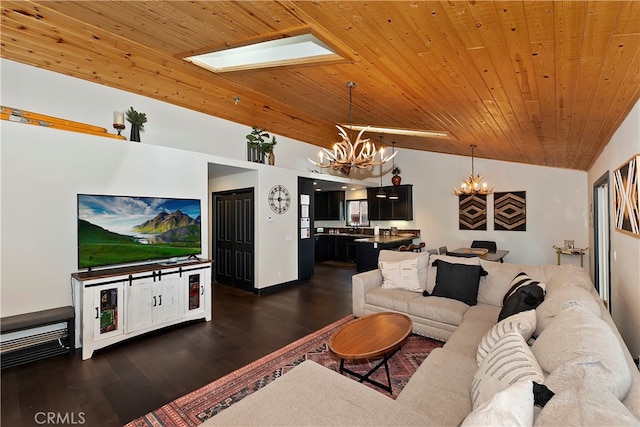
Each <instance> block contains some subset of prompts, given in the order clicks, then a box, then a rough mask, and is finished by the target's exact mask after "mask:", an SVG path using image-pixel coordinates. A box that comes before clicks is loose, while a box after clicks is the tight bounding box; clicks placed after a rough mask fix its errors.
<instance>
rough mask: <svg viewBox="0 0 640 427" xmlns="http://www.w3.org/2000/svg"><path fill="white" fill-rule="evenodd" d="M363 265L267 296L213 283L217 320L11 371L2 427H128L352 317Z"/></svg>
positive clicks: (320, 268)
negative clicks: (85, 356) (355, 281)
mask: <svg viewBox="0 0 640 427" xmlns="http://www.w3.org/2000/svg"><path fill="white" fill-rule="evenodd" d="M353 274H355V267H352V268H341V267H339V266H326V265H321V264H317V265H316V270H315V276H314V277H313V278H312V279H311V280H307V281H304V282H301V283H298V284H295V285H293V286H291V287H288V288H285V289H281V290H278V291H275V292H273V293H269V294H266V295H262V296H258V295H254V294H252V293H249V292H245V291H241V290H238V289H234V288H232V287H229V286H225V285H220V284H214V286H213V320H212V321H211V322H204V321H200V322H192V323H189V324H186V325H180V326H176V327H172V328H169V329H165V330H163V331H162V332H158V333H153V334H149V335H145V336H143V337H139V338H135V339H133V340H129V341H126V342H124V343H120V344H117V345H115V346H111V347H108V348H105V349H102V350H99V351H96V352H95V353H94V355H93V357H92V358H91V359H89V360H86V361H82V357H81V355H80V352H76V355H75V357H74V358H70V357H68V356H64V355H63V356H56V357H52V358H49V359H45V360H41V361H38V362H33V363H30V364H26V365H22V366H17V367H13V368H8V369H4V370H2V389H1V394H2V416H1V421H2V425H3V426H12V427H13V426H37V425H43V424H45V425H46V424H47V423H43V421H46V416H47V413H52V414H53V416H54V417H55V418H54V421H55V422H50V423H49V424H56V425H63V423H61V422H60V421H65V420H66V421H67V423H66V424H67V425H82V424H84V425H88V426H120V425H123V424H125V423H127V422H129V421H131V420H133V419H135V418H137V417H140V416H142V415H144V414H146V413H147V412H150V411H152V410H154V409H156V408H159V407H160V406H162V405H164V404H165V403H168V402H170V401H172V400H174V399H176V398H178V397H180V396H182V395H184V394H186V393H189V392H191V391H193V390H195V389H197V388H199V387H202V386H204V385H205V384H208V383H210V382H212V381H214V380H215V379H217V378H220V377H222V376H224V375H226V374H228V373H229V372H232V371H234V370H235V369H238V368H240V367H242V366H244V365H246V364H247V363H250V362H252V361H254V360H256V359H258V358H260V357H262V356H264V355H266V354H268V353H270V352H272V351H274V350H276V349H278V348H280V347H282V346H284V345H286V344H288V343H290V342H293V341H295V340H297V339H299V338H301V337H303V336H305V335H307V334H309V333H312V332H314V331H316V330H318V329H320V328H322V327H324V326H326V325H328V324H329V323H332V322H334V321H336V320H338V319H341V318H343V317H344V316H346V315H348V314H351V313H352V306H351V276H352V275H353Z"/></svg>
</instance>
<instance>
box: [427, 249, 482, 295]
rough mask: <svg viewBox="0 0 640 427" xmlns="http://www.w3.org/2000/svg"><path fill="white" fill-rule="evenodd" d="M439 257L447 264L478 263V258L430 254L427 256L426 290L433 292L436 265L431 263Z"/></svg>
mask: <svg viewBox="0 0 640 427" xmlns="http://www.w3.org/2000/svg"><path fill="white" fill-rule="evenodd" d="M439 259H441V260H442V261H445V262H448V263H449V264H464V265H480V258H478V257H472V258H463V257H456V256H449V255H432V256H430V257H429V266H428V267H427V292H429V294H432V293H433V288H435V287H436V277H437V276H438V267H435V266H434V265H433V262H434V261H436V260H439Z"/></svg>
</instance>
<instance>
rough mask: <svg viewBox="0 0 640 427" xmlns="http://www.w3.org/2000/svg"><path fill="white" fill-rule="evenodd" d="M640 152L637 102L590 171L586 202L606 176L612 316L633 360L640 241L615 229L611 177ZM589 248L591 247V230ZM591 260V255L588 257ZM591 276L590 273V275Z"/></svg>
mask: <svg viewBox="0 0 640 427" xmlns="http://www.w3.org/2000/svg"><path fill="white" fill-rule="evenodd" d="M639 153H640V102H638V103H636V105H635V106H634V108H633V110H632V111H631V113H630V114H629V116H628V117H627V118H626V119H625V121H624V122H623V123H622V125H621V126H620V127H619V128H618V130H617V131H616V133H615V134H614V135H613V137H612V138H611V141H609V144H608V145H607V146H606V148H605V149H604V150H603V152H602V154H600V156H599V157H598V159H597V160H596V162H595V164H594V165H593V166H592V167H591V169H590V170H589V183H588V189H589V190H590V194H589V203H590V206H592V205H593V194H592V193H591V189H592V188H593V184H594V183H595V182H596V180H598V179H599V178H600V177H601V176H602V175H603V174H605V173H607V172H608V173H609V188H610V192H611V203H612V204H611V212H610V218H611V221H612V224H611V231H610V234H611V254H614V253H615V257H614V256H613V255H612V257H611V315H612V317H613V319H614V320H615V322H616V325H617V326H618V329H619V330H620V334H621V335H622V337H623V338H624V340H625V342H626V343H627V346H628V347H629V351H630V352H631V354H632V355H633V356H634V357H638V355H640V329H639V328H638V325H640V262H638V260H640V238H638V237H633V236H630V235H628V234H625V233H621V232H619V231H616V230H615V224H613V218H614V215H613V199H614V197H613V176H612V173H613V171H614V170H616V169H617V168H619V167H620V166H622V164H623V163H624V162H626V161H627V160H629V159H630V158H631V156H633V155H635V154H639ZM589 245H590V247H592V248H593V247H594V242H593V229H592V230H591V232H590V242H589ZM589 257H590V258H591V259H593V253H590V254H589ZM592 276H593V272H592Z"/></svg>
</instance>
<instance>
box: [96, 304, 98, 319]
mask: <svg viewBox="0 0 640 427" xmlns="http://www.w3.org/2000/svg"><path fill="white" fill-rule="evenodd" d="M97 318H98V307H96V319H97Z"/></svg>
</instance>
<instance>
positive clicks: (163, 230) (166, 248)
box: [78, 194, 202, 269]
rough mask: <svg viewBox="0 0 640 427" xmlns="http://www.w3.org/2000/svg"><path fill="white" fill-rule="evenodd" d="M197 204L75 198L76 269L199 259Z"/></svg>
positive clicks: (131, 198)
mask: <svg viewBox="0 0 640 427" xmlns="http://www.w3.org/2000/svg"><path fill="white" fill-rule="evenodd" d="M200 222H201V209H200V200H199V199H176V198H162V197H134V196H110V195H95V194H78V268H81V269H84V268H88V269H91V268H94V267H103V266H113V265H117V264H132V263H139V262H144V261H154V260H155V261H157V260H163V259H166V260H171V259H175V258H179V257H190V256H194V255H198V254H200V253H202V249H201V227H200Z"/></svg>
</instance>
